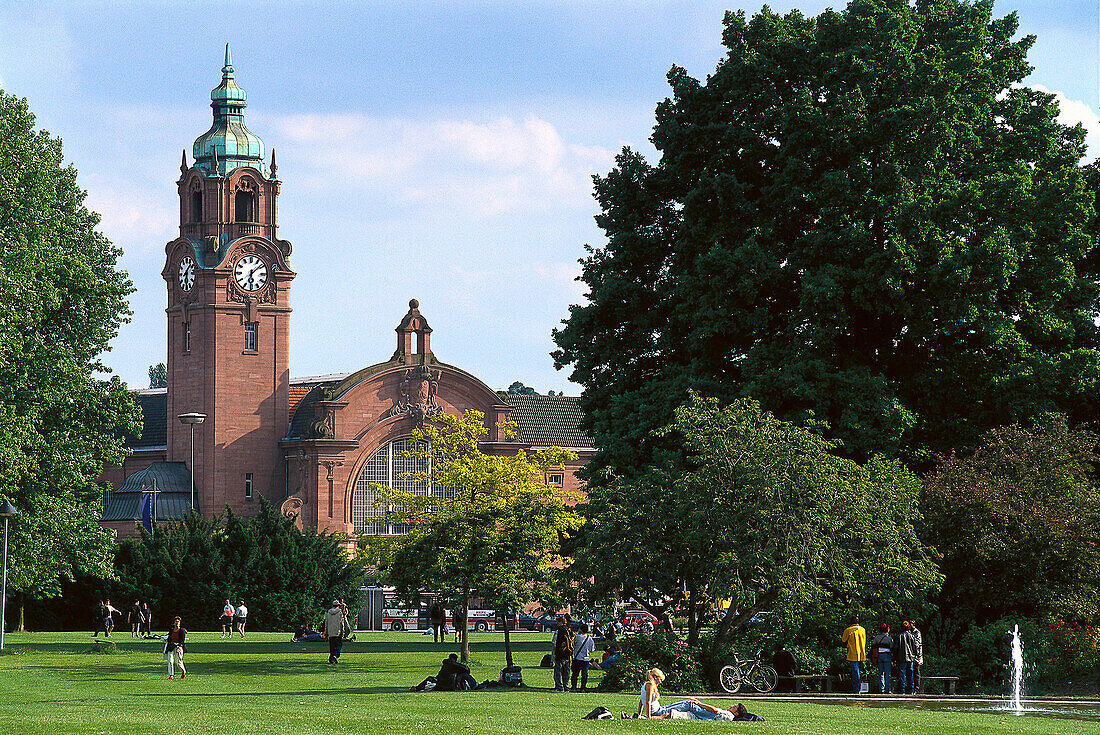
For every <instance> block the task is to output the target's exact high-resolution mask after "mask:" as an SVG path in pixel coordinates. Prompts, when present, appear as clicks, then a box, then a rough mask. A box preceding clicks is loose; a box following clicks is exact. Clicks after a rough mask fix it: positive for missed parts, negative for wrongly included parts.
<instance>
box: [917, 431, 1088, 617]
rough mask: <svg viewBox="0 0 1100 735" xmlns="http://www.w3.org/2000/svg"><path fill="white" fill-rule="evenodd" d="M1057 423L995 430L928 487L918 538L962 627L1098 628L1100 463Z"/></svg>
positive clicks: (1076, 434)
mask: <svg viewBox="0 0 1100 735" xmlns="http://www.w3.org/2000/svg"><path fill="white" fill-rule="evenodd" d="M1098 442H1100V437H1098V436H1097V435H1096V434H1095V433H1094V432H1092V431H1090V430H1088V429H1086V428H1083V427H1077V428H1071V427H1070V426H1069V424H1068V423H1067V422H1066V420H1065V417H1063V416H1048V417H1043V418H1042V419H1041V420H1039V421H1038V422H1036V424H1035V425H1034V426H1030V427H1025V426H1020V425H1013V426H1007V427H1002V428H998V429H994V430H992V431H990V432H989V433H988V434H986V436H985V437H984V438H983V441H982V445H981V447H980V448H979V449H978V451H977V452H975V453H974V454H973V455H971V456H968V457H959V456H954V455H950V456H947V457H943V458H941V460H940V463H939V465H938V466H937V468H936V471H935V472H934V473H933V474H931V475H930V476H929V477H928V478H927V479H926V481H925V484H924V503H923V506H924V508H925V509H926V523H925V525H924V527H923V536H924V538H925V539H926V540H927V542H928V543H930V544H934V545H935V546H936V548H937V549H939V551H940V552H941V553H942V554H943V563H942V568H943V572H944V575H945V577H946V580H945V583H944V588H943V593H942V603H941V609H942V610H943V614H944V615H945V616H946V617H949V618H953V619H955V620H956V621H958V622H959V623H960V626H961V627H963V628H965V627H966V626H967V625H969V624H970V623H972V622H977V623H988V622H992V621H994V620H999V619H1000V618H1003V617H1007V616H1010V615H1022V616H1025V617H1032V618H1049V617H1052V616H1053V617H1058V618H1061V619H1063V620H1069V621H1074V622H1082V623H1089V624H1095V623H1096V622H1098V621H1100V490H1098V489H1097V487H1096V477H1095V474H1094V469H1095V467H1096V466H1097V463H1098V462H1100V455H1098V454H1097V444H1098Z"/></svg>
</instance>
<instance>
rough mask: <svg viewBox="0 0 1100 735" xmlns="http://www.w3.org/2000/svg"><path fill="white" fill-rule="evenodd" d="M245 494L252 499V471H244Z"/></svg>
mask: <svg viewBox="0 0 1100 735" xmlns="http://www.w3.org/2000/svg"><path fill="white" fill-rule="evenodd" d="M244 496H245V497H246V498H248V499H249V500H251V499H252V473H251V472H246V473H244Z"/></svg>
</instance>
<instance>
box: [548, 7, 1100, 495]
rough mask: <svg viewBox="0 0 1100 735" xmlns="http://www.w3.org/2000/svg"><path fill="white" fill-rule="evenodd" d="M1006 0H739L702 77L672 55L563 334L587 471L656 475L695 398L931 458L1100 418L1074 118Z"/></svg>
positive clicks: (856, 447) (863, 447)
mask: <svg viewBox="0 0 1100 735" xmlns="http://www.w3.org/2000/svg"><path fill="white" fill-rule="evenodd" d="M992 6H993V3H992V1H991V0H982V1H981V2H968V1H967V0H942V1H939V2H917V3H915V4H911V3H910V2H908V1H907V0H853V2H851V3H849V5H848V6H847V8H845V9H844V10H841V11H833V10H827V11H825V12H823V13H821V14H820V15H818V16H816V17H807V16H804V15H803V14H801V13H800V12H798V11H792V12H790V13H788V14H786V15H778V14H776V13H774V12H772V11H771V10H769V9H768V8H767V7H765V8H764V9H763V10H762V11H760V12H759V13H758V14H756V15H755V16H753V17H752V18H751V19H746V16H745V15H744V14H743V13H728V14H727V15H726V18H725V28H724V32H723V34H722V42H723V45H724V46H725V47H726V50H727V54H726V56H725V58H724V59H723V60H722V61H721V62H720V63H719V64H718V67H717V68H716V69H715V71H714V72H713V73H712V74H710V75H709V76H708V77H707V78H706V79H705V80H704V81H699V80H696V79H693V78H692V77H690V76H689V75H688V74H687V72H686V71H685V70H683V69H681V68H679V67H673V68H672V70H671V71H670V72H669V75H668V79H669V83H670V85H671V88H672V96H671V97H670V98H669V99H666V100H665V101H663V102H661V103H660V104H659V105H658V107H657V113H656V126H655V128H654V131H653V136H652V140H653V143H654V145H655V146H656V148H657V150H658V151H659V152H660V160H659V161H658V162H657V163H656V164H655V165H654V164H650V163H649V162H647V161H646V160H645V159H644V158H643V157H642V156H641V155H640V154H639V153H637V152H635V151H632V150H630V149H624V151H623V152H622V153H621V154H620V155H619V157H618V159H617V164H616V166H615V168H614V169H613V170H612V171H611V172H610V173H608V174H607V175H606V176H598V177H596V178H595V192H596V197H597V199H598V201H599V204H600V207H601V210H602V211H601V214H600V215H599V216H598V218H597V220H598V224H599V225H600V227H601V228H602V229H603V230H604V232H605V233H606V236H607V242H606V245H605V246H603V247H599V248H590V249H589V253H590V254H589V256H588V257H587V258H586V259H584V260H582V266H583V270H582V275H581V280H582V281H583V283H584V284H585V285H586V286H587V287H588V292H587V299H588V301H587V303H585V304H582V305H575V306H572V307H570V315H569V318H568V319H567V320H566V321H565V322H564V326H563V327H562V328H561V329H560V330H557V331H556V332H555V335H554V338H555V341H556V343H557V345H558V348H559V349H558V351H557V352H556V353H555V355H554V357H555V361H556V363H557V365H558V366H559V367H563V366H567V365H568V366H571V367H572V376H571V377H572V380H573V381H575V382H577V383H579V384H580V385H582V386H583V388H584V391H583V394H582V397H581V402H582V408H583V409H584V410H585V412H586V415H587V421H588V425H587V428H588V429H589V430H590V431H591V433H592V435H593V438H594V440H595V443H596V445H597V447H598V448H599V449H600V455H599V457H598V458H597V460H596V462H595V463H593V464H592V465H591V468H590V470H591V480H592V481H595V482H603V481H604V480H603V479H601V478H602V474H601V473H602V471H603V470H604V469H605V468H607V467H614V468H616V470H617V471H618V472H620V473H623V472H631V471H634V468H641V469H643V470H644V468H645V467H646V466H648V465H649V464H651V463H652V462H653V460H654V458H655V457H658V456H659V455H660V454H661V453H662V451H664V449H665V448H667V437H666V438H665V439H661V438H659V437H655V436H654V434H653V431H652V430H653V429H654V428H656V427H658V426H661V425H664V424H666V423H668V422H669V421H670V420H671V418H672V413H673V410H674V408H675V407H676V406H677V405H679V404H680V403H681V402H682V401H683V400H684V398H685V396H686V394H687V390H688V389H689V388H695V389H696V390H698V391H700V392H701V393H703V394H706V395H713V396H717V397H719V398H720V399H722V400H724V401H729V400H733V399H734V398H737V397H742V396H751V397H753V398H756V399H757V400H759V401H760V402H761V403H762V405H763V406H764V407H765V408H766V409H768V410H770V411H772V412H774V413H775V414H776V415H777V416H779V417H780V418H783V419H793V420H802V419H805V418H806V417H808V416H809V415H810V414H811V412H812V413H813V414H814V415H816V417H817V418H818V419H819V420H822V421H824V422H826V423H827V424H828V426H829V429H828V435H829V436H830V437H833V438H836V439H839V440H840V441H841V442H842V446H841V447H840V451H842V452H844V453H846V454H847V455H849V456H852V457H855V458H865V457H869V456H871V455H872V454H873V453H875V452H883V453H885V454H886V455H887V456H892V457H901V458H902V459H904V460H905V461H906V462H907V463H909V464H910V466H914V467H920V468H922V469H923V468H926V467H928V466H929V465H930V463H931V457H932V455H933V453H935V452H945V451H950V450H951V449H952V448H958V449H960V450H963V449H973V447H975V446H976V445H977V443H978V441H979V438H980V437H981V435H982V434H983V432H985V431H986V430H988V429H990V428H992V427H994V426H999V425H1005V424H1009V423H1012V422H1013V421H1016V420H1023V419H1027V418H1028V417H1031V416H1035V415H1038V414H1040V413H1043V412H1047V411H1054V410H1058V411H1062V412H1065V413H1067V414H1069V415H1070V416H1071V418H1075V419H1076V418H1081V417H1083V416H1086V415H1089V414H1091V413H1092V412H1093V411H1095V409H1096V406H1097V386H1098V383H1097V378H1098V374H1100V359H1098V351H1097V348H1098V330H1097V326H1096V323H1095V318H1096V316H1097V314H1098V308H1097V293H1098V288H1097V281H1098V277H1097V273H1098V269H1097V263H1096V256H1095V254H1094V249H1093V242H1092V239H1091V229H1092V227H1093V218H1094V210H1093V201H1094V197H1095V191H1090V189H1089V187H1088V186H1087V185H1086V184H1087V182H1086V177H1085V175H1084V173H1083V171H1082V169H1081V168H1080V167H1079V162H1080V159H1081V158H1082V155H1083V153H1084V132H1083V130H1082V129H1081V127H1080V126H1077V127H1066V126H1064V125H1061V124H1060V123H1058V122H1057V120H1056V119H1055V117H1056V115H1057V113H1058V108H1057V105H1056V103H1055V101H1054V98H1053V97H1052V96H1051V95H1049V94H1045V93H1042V92H1039V91H1036V90H1033V89H1030V88H1028V87H1025V86H1022V85H1021V80H1023V79H1024V78H1025V77H1026V76H1027V74H1028V73H1029V72H1030V71H1031V67H1030V66H1029V65H1028V63H1027V60H1026V56H1027V52H1028V49H1029V48H1030V47H1031V45H1032V42H1033V40H1034V39H1033V37H1031V36H1024V37H1019V38H1017V37H1016V36H1017V25H1018V24H1017V20H1016V17H1015V15H1008V16H1006V17H1004V18H993V17H992ZM1093 178H1096V177H1095V176H1094V177H1093Z"/></svg>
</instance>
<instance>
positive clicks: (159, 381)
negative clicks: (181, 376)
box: [149, 362, 168, 388]
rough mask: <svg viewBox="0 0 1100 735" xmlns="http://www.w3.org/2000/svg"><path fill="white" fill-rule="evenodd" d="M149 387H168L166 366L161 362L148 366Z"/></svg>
mask: <svg viewBox="0 0 1100 735" xmlns="http://www.w3.org/2000/svg"><path fill="white" fill-rule="evenodd" d="M149 387H150V388H167V387H168V366H167V365H165V364H164V363H163V362H158V363H157V364H156V365H150V366H149Z"/></svg>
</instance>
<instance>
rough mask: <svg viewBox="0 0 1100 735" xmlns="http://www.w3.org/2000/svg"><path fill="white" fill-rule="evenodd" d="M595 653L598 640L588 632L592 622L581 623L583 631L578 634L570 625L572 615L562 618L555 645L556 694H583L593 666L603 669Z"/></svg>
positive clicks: (559, 618)
mask: <svg viewBox="0 0 1100 735" xmlns="http://www.w3.org/2000/svg"><path fill="white" fill-rule="evenodd" d="M595 650H596V641H595V640H594V639H593V637H592V636H591V635H590V634H589V632H588V623H581V625H580V629H579V631H577V632H574V630H573V628H572V627H571V626H570V624H569V616H568V615H562V616H560V617H558V627H557V630H555V631H554V638H553V641H552V643H551V651H552V656H553V658H554V691H557V692H565V691H570V692H583V691H584V690H585V688H586V687H587V686H588V670H589V669H590V668H592V667H595V668H597V669H598V668H600V666H599V664H597V663H596V662H594V661H593V660H592V652H593V651H595ZM570 675H572V678H570ZM578 677H579V678H580V688H579V689H578V688H577V679H578Z"/></svg>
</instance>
